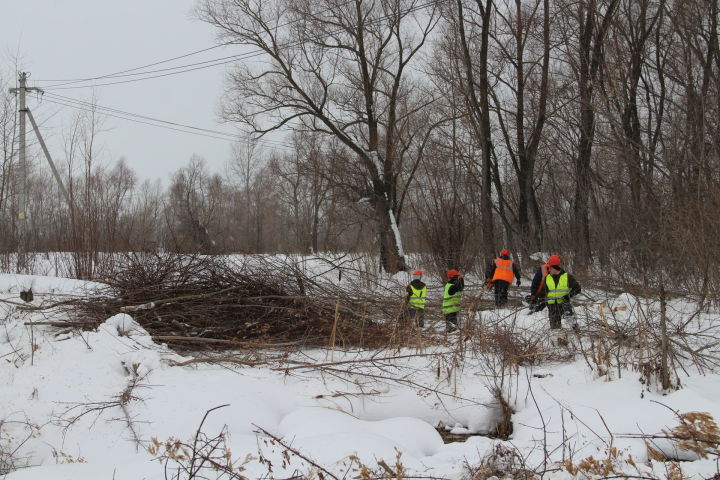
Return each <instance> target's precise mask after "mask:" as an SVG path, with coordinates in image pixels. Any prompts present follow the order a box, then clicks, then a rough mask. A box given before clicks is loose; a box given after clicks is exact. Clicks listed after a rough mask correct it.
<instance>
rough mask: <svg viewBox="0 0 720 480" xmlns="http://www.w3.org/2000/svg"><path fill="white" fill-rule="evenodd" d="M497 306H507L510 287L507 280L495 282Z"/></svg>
mask: <svg viewBox="0 0 720 480" xmlns="http://www.w3.org/2000/svg"><path fill="white" fill-rule="evenodd" d="M493 284H494V285H495V306H496V307H502V306H503V305H505V304H507V301H508V300H507V296H508V287H509V286H510V284H509V283H508V282H506V281H505V280H495V281H494V282H493Z"/></svg>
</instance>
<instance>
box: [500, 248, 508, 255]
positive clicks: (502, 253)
mask: <svg viewBox="0 0 720 480" xmlns="http://www.w3.org/2000/svg"><path fill="white" fill-rule="evenodd" d="M500 255H510V250H508V249H507V248H503V249H502V250H500Z"/></svg>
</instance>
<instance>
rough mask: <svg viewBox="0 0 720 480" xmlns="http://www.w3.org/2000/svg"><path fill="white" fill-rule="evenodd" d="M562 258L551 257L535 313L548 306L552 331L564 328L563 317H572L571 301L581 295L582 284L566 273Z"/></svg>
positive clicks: (547, 264)
mask: <svg viewBox="0 0 720 480" xmlns="http://www.w3.org/2000/svg"><path fill="white" fill-rule="evenodd" d="M560 263H561V262H560V257H559V256H557V255H550V258H549V259H548V262H547V263H546V264H545V266H546V267H547V276H546V277H545V282H544V284H543V286H542V289H541V290H540V296H539V302H538V305H537V306H536V308H535V311H540V310H542V309H543V308H545V306H546V305H547V308H548V317H549V319H550V329H553V330H554V329H558V328H560V327H561V326H562V317H563V315H566V316H570V317H571V316H572V314H573V311H572V305H571V304H570V299H571V298H572V297H574V296H575V295H577V294H578V293H580V291H581V288H580V284H579V283H578V282H577V280H575V277H573V276H572V275H570V274H569V273H568V272H566V271H565V270H564V269H563V268H562V266H561V264H560Z"/></svg>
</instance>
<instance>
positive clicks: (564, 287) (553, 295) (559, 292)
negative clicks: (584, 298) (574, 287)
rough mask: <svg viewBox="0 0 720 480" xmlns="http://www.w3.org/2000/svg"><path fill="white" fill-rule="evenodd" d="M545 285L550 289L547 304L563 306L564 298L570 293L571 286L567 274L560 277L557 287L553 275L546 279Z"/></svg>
mask: <svg viewBox="0 0 720 480" xmlns="http://www.w3.org/2000/svg"><path fill="white" fill-rule="evenodd" d="M545 284H546V285H547V288H548V294H547V303H548V304H553V303H557V304H561V303H563V299H562V297H564V296H565V295H567V294H568V293H570V285H569V283H568V274H567V272H565V273H563V274H562V275H560V278H559V279H558V283H557V285H556V284H555V279H554V278H553V276H552V275H548V276H547V277H545Z"/></svg>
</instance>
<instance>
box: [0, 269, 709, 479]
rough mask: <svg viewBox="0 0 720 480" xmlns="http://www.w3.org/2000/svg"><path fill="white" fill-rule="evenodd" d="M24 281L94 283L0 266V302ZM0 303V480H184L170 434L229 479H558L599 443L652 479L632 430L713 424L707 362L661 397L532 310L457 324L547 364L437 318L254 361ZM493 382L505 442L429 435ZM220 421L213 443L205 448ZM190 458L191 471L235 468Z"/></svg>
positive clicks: (619, 303)
mask: <svg viewBox="0 0 720 480" xmlns="http://www.w3.org/2000/svg"><path fill="white" fill-rule="evenodd" d="M26 284H32V285H33V290H34V291H35V292H37V293H40V294H46V295H40V296H38V297H37V298H36V300H35V301H34V304H39V303H40V302H48V301H50V299H52V298H55V297H57V298H61V297H62V296H63V294H69V295H73V296H81V295H84V294H91V293H90V292H91V291H92V289H93V288H94V287H96V286H97V285H96V284H84V283H83V282H79V281H73V280H67V279H54V278H48V277H23V276H16V275H0V292H1V293H0V300H3V301H10V302H19V298H18V293H17V292H18V291H19V289H20V288H19V286H22V287H25V286H26ZM647 308H648V309H649V310H652V308H655V307H653V306H652V304H648V307H647ZM603 309H604V310H606V311H607V312H612V315H608V322H630V321H632V320H633V315H637V300H636V299H634V298H633V297H631V296H629V295H621V296H618V297H614V298H613V301H612V302H611V303H607V302H605V303H604V304H602V305H600V304H599V302H597V303H591V302H589V303H588V305H587V307H585V310H584V311H583V312H580V313H582V314H581V315H580V317H581V326H582V318H583V315H589V314H590V313H593V314H598V315H605V313H604V311H603ZM0 310H2V312H3V313H2V315H0V382H1V383H2V385H3V387H2V388H1V389H0V452H2V453H1V454H0V471H2V470H1V469H2V468H6V469H7V468H8V467H9V466H13V467H14V468H15V469H16V470H15V471H14V472H12V473H10V474H8V475H7V476H6V477H5V478H6V479H7V480H27V479H40V478H52V479H53V480H65V479H67V480H70V479H72V480H90V479H93V480H94V479H108V480H109V479H115V480H139V479H147V480H156V479H164V478H189V475H190V474H188V473H181V474H180V475H179V477H175V476H174V475H175V474H176V473H178V472H179V471H181V470H182V469H183V468H192V467H191V466H190V465H191V464H193V459H191V458H188V457H192V451H187V452H185V453H184V454H183V450H182V449H180V450H175V449H173V445H175V444H176V443H175V442H184V443H186V444H187V445H190V446H192V445H193V441H194V439H196V438H199V440H200V443H196V444H195V445H196V446H198V447H202V446H203V445H204V450H203V449H202V448H199V450H200V451H201V453H204V454H208V453H209V455H205V456H210V457H214V458H216V461H220V460H218V459H221V458H222V457H223V455H226V457H225V460H222V461H223V462H224V461H226V460H227V459H230V461H231V462H233V463H234V468H235V472H236V474H237V475H241V476H243V477H247V478H260V477H266V478H267V477H271V478H289V477H291V476H293V475H297V474H308V475H310V476H313V475H314V476H318V475H317V472H318V471H320V472H321V475H320V477H321V478H327V477H328V476H330V475H334V476H336V477H338V478H344V477H350V476H352V477H357V476H358V475H360V476H362V474H363V471H362V469H363V468H364V467H367V468H369V469H370V470H372V471H376V472H381V473H382V474H383V475H385V476H386V477H388V478H389V477H391V476H392V475H391V474H390V473H389V472H394V474H395V475H394V476H396V477H399V476H405V477H411V476H422V477H426V478H427V477H432V478H451V479H455V478H461V477H463V476H465V475H467V472H468V467H471V468H472V467H476V466H477V465H479V464H480V463H481V462H485V464H487V463H488V462H489V461H490V460H489V459H492V458H494V461H495V462H500V463H502V462H503V461H506V462H507V461H509V460H508V459H507V458H506V459H505V460H503V458H500V457H501V455H500V453H499V452H511V451H512V452H515V453H514V454H513V455H514V456H515V458H514V463H515V464H516V465H522V466H523V467H524V468H527V469H533V470H536V471H546V472H547V473H546V477H549V478H553V477H555V478H569V477H570V474H569V473H567V471H566V470H565V469H564V468H561V466H562V462H564V461H569V462H570V463H572V464H574V465H577V464H579V463H580V462H581V460H582V459H585V458H587V457H590V456H593V457H594V458H595V459H606V458H608V456H609V455H610V456H612V457H614V458H615V459H616V460H615V463H618V464H622V466H623V468H626V469H629V470H628V471H631V472H632V471H634V470H632V468H631V467H630V466H629V464H628V463H626V462H627V460H630V459H632V460H631V464H632V463H634V464H636V465H637V468H638V469H639V470H640V471H642V472H643V475H645V476H658V477H667V476H668V475H669V473H668V472H669V471H670V470H668V468H666V467H667V465H665V464H662V463H660V462H656V461H649V459H648V453H647V447H646V443H645V441H644V440H642V439H640V438H637V437H638V436H639V435H643V434H657V433H660V432H661V431H662V430H663V429H665V430H669V429H671V428H672V427H673V426H675V425H677V424H678V419H677V417H676V415H675V413H673V411H672V410H675V411H677V412H693V411H695V412H708V413H710V414H711V415H712V416H714V417H715V418H716V419H720V402H719V401H718V399H720V376H719V375H718V374H716V373H714V372H711V371H707V370H705V371H703V372H702V373H701V372H699V371H698V369H697V368H696V367H694V366H693V365H687V366H686V370H687V372H682V369H680V371H681V372H682V373H681V378H680V382H681V384H682V388H680V389H679V390H669V391H666V392H663V391H660V389H659V387H658V386H656V385H648V384H647V383H642V382H641V381H640V380H641V379H642V378H645V377H644V376H643V372H641V371H636V369H634V368H632V367H630V366H623V367H621V368H619V369H613V370H611V371H607V372H603V373H604V374H603V375H599V373H598V368H597V364H596V363H593V360H592V359H593V358H594V356H596V354H597V350H595V348H596V345H595V344H593V345H592V349H590V344H589V343H587V342H586V343H583V342H584V340H581V338H580V337H578V336H576V335H574V334H573V333H572V332H565V335H566V336H567V339H568V345H567V346H562V345H561V346H558V345H557V343H556V340H557V339H556V338H555V337H553V336H550V335H548V333H547V331H546V324H547V319H546V317H545V314H544V313H539V314H536V315H534V316H528V315H526V314H525V312H524V311H521V312H515V311H513V310H510V309H508V310H496V311H485V312H481V313H480V314H478V315H477V316H476V317H474V318H473V319H472V320H471V321H472V322H475V323H476V324H477V325H484V326H486V327H487V326H489V325H507V326H512V328H513V331H516V332H518V333H517V335H522V336H524V338H532V339H539V340H538V343H537V345H538V346H539V350H538V351H537V355H538V358H541V359H542V358H551V359H552V361H546V360H541V361H538V362H531V361H528V362H521V363H522V365H521V366H519V367H515V366H508V364H506V363H503V362H501V361H500V360H499V359H498V357H497V356H496V355H493V354H492V353H488V352H481V351H480V350H478V349H477V348H474V346H475V344H476V341H477V339H476V338H467V337H462V336H449V337H446V336H445V335H444V334H442V333H441V332H440V331H439V330H440V326H439V325H438V332H426V335H427V336H428V338H432V339H434V340H435V341H433V342H430V343H428V344H427V345H426V346H423V347H418V348H414V349H409V348H406V349H401V350H384V351H367V350H365V351H338V350H334V351H327V350H318V349H316V350H309V351H307V350H306V351H301V352H292V353H291V354H289V355H282V354H281V352H265V354H264V355H263V356H262V357H261V358H260V357H257V356H252V355H249V354H248V352H233V355H232V358H231V359H230V361H227V362H223V363H207V362H194V361H192V360H193V359H192V358H191V357H183V356H180V355H178V354H176V353H175V352H172V351H170V350H169V349H168V348H166V347H165V346H164V345H161V344H158V343H156V342H154V341H153V339H152V338H151V337H150V336H149V335H148V334H147V332H146V331H145V330H144V329H143V328H142V327H140V326H139V325H138V324H137V323H135V322H134V321H133V319H132V318H131V317H130V316H128V315H124V314H123V315H117V316H114V317H112V318H109V319H107V321H105V323H103V324H102V325H101V326H100V327H99V328H98V329H97V330H94V331H83V332H80V331H70V330H67V331H63V330H59V329H57V328H53V327H49V326H45V325H28V322H42V321H44V320H46V319H47V313H43V312H33V311H27V310H22V309H18V307H17V305H15V304H14V303H0ZM647 311H648V310H646V311H645V312H646V313H647ZM668 311H669V315H670V314H672V315H675V316H676V317H678V318H684V317H683V316H687V315H690V313H691V312H692V311H693V309H692V305H691V304H690V303H689V302H688V301H680V300H677V301H676V302H675V303H673V304H671V305H670V306H669V308H668ZM718 318H720V316H719V315H718V313H717V312H713V311H706V312H704V313H702V314H700V315H697V316H696V318H695V319H694V320H693V321H694V322H697V323H698V328H701V326H702V325H712V324H714V323H718ZM582 352H585V354H584V355H583V354H582ZM275 353H277V355H275ZM225 355H226V356H227V354H225ZM563 356H565V357H567V358H566V361H561V360H560V359H561V358H562V357H563ZM241 362H245V364H243V363H241ZM600 363H601V362H600ZM496 388H500V389H501V390H502V392H503V394H504V396H505V398H507V399H508V401H509V403H510V406H511V407H512V408H513V410H514V412H515V413H514V414H513V416H512V423H513V433H512V435H511V437H510V439H509V440H507V441H501V440H496V439H491V438H488V437H486V436H481V435H476V436H469V437H468V438H467V440H465V441H459V442H454V443H447V444H446V443H444V442H443V440H442V438H441V436H440V435H439V433H438V432H437V430H436V429H435V427H436V426H437V425H445V426H447V429H448V430H452V431H453V432H454V433H486V432H488V431H489V430H491V429H492V428H493V427H494V426H495V423H496V421H497V418H498V414H499V410H500V406H499V405H498V403H497V402H496V401H495V400H494V397H493V395H492V391H493V390H494V389H496ZM216 407H221V408H216ZM212 409H215V410H212ZM206 413H207V417H206V418H205V420H204V422H203V417H204V416H205V415H206ZM201 422H203V423H202V432H203V434H202V435H200V437H198V435H197V432H198V429H199V427H200V425H201ZM221 434H222V435H223V439H222V440H223V441H222V442H218V443H212V441H211V440H212V439H216V440H219V439H217V438H216V437H217V436H218V435H221ZM203 441H204V442H205V443H203ZM208 442H210V443H208ZM208 445H210V446H208ZM212 445H216V448H215V449H214V450H213V447H212ZM498 448H500V450H498ZM168 449H169V450H168ZM211 450H212V451H211ZM610 452H613V453H610ZM681 454H682V455H685V456H687V457H688V458H695V457H694V456H693V455H692V454H691V452H681ZM200 456H202V455H200ZM715 460H716V459H713V458H709V459H700V460H696V461H692V462H683V463H682V464H681V468H682V471H683V472H684V473H685V474H687V475H690V476H692V475H695V476H697V478H704V477H709V476H711V475H712V474H714V473H715V472H717V466H716V464H715ZM8 462H11V463H12V465H8ZM643 462H648V464H647V465H645V464H643ZM195 465H197V463H195ZM204 466H205V467H207V468H206V469H205V470H202V472H201V473H202V475H204V477H203V476H198V478H205V477H207V478H240V477H231V476H229V475H228V474H227V472H223V471H221V470H216V471H213V470H212V469H211V468H210V465H209V464H208V463H206V464H205V465H204ZM178 469H180V470H178ZM312 472H314V473H312ZM367 476H374V475H372V474H367V473H366V477H367Z"/></svg>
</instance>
